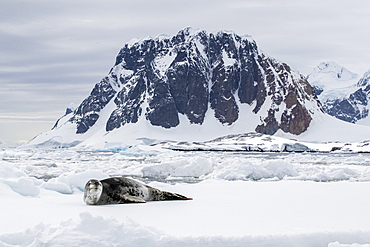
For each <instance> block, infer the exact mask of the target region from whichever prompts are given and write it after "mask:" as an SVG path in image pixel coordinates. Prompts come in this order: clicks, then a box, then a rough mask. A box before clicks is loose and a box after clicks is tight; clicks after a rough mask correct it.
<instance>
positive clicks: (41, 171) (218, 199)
mask: <svg viewBox="0 0 370 247" xmlns="http://www.w3.org/2000/svg"><path fill="white" fill-rule="evenodd" d="M369 164H370V155H369V154H357V153H356V154H349V153H331V154H320V153H317V154H312V153H289V154H287V153H285V154H282V153H243V152H242V153H241V152H238V153H235V152H226V153H225V152H175V151H170V150H163V149H162V150H160V149H149V148H148V147H146V148H144V147H141V146H138V147H135V148H131V149H130V148H128V149H126V150H123V151H121V152H115V153H113V152H84V151H75V150H70V149H59V150H40V149H32V150H22V149H4V150H0V197H1V203H0V212H1V219H2V221H1V222H2V224H0V246H61V245H63V246H93V245H99V246H175V245H178V246H330V247H337V246H341V247H343V246H351V247H355V246H369V245H366V244H370V223H369V222H370V196H369V191H370V166H369ZM117 175H125V176H131V177H133V178H135V179H139V180H141V181H144V182H145V183H148V184H149V185H151V186H153V187H156V188H159V189H162V190H167V191H172V192H177V193H180V194H183V195H186V196H189V197H192V198H193V200H192V201H168V202H148V203H146V204H126V205H109V206H87V205H85V204H84V202H83V200H82V198H83V191H82V188H83V187H84V185H85V183H86V182H87V180H89V179H90V178H98V179H102V178H105V177H108V176H117Z"/></svg>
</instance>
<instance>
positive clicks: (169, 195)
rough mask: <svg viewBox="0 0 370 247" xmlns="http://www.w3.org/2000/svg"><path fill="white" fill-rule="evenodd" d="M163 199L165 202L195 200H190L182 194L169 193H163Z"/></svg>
mask: <svg viewBox="0 0 370 247" xmlns="http://www.w3.org/2000/svg"><path fill="white" fill-rule="evenodd" d="M163 198H164V200H168V201H173V200H193V198H189V197H186V196H183V195H180V194H176V193H171V192H167V191H163Z"/></svg>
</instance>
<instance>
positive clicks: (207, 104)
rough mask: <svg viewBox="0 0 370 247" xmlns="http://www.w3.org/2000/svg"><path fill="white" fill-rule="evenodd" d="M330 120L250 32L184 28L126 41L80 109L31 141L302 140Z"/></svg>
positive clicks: (295, 75)
mask: <svg viewBox="0 0 370 247" xmlns="http://www.w3.org/2000/svg"><path fill="white" fill-rule="evenodd" d="M326 118H327V117H326V116H325V114H324V113H323V109H322V107H321V105H320V103H319V102H318V101H317V97H316V94H315V92H314V88H313V87H312V86H311V85H310V84H309V83H308V82H307V80H306V79H305V78H304V77H303V76H302V75H301V74H299V73H298V72H296V71H294V70H292V69H291V68H290V67H289V66H288V65H287V64H285V63H282V62H279V61H277V60H276V59H274V58H271V57H269V56H267V55H265V54H264V53H263V52H262V51H261V50H260V49H259V48H258V46H257V44H256V42H255V41H254V40H253V39H252V38H251V37H250V36H239V35H237V34H235V33H234V32H230V31H229V32H223V31H219V32H213V33H208V32H207V31H205V30H196V31H194V30H193V29H190V28H185V29H183V30H180V31H179V32H178V33H177V34H176V35H174V36H171V37H165V36H160V38H156V39H150V38H145V39H142V40H140V41H138V42H132V43H127V44H125V45H124V47H123V48H122V49H121V50H120V52H119V53H118V55H117V57H116V61H115V64H114V66H113V67H112V69H111V70H110V72H109V73H108V75H107V76H106V77H104V78H103V79H102V80H101V81H100V82H98V83H97V84H96V85H95V86H94V88H93V89H92V91H91V93H90V95H89V96H88V97H87V98H85V99H84V100H83V102H82V103H81V104H80V105H79V106H78V107H77V108H76V109H75V110H74V112H73V113H70V114H68V115H66V116H64V117H63V118H61V119H60V120H59V121H58V123H57V124H56V126H55V128H54V129H53V130H51V131H49V132H46V133H43V134H41V135H39V136H38V137H36V138H35V139H34V140H32V141H31V143H34V144H36V143H43V142H54V141H55V142H58V143H75V144H76V143H83V144H81V145H94V143H97V142H100V143H103V144H102V145H104V143H109V142H117V143H119V142H129V140H133V139H135V140H136V139H138V138H141V139H142V138H159V139H165V138H168V139H177V140H182V139H184V140H187V141H192V140H207V139H208V140H209V139H214V138H217V137H219V136H223V135H224V136H225V135H229V134H240V133H248V132H258V133H262V134H269V135H273V134H275V135H280V136H289V137H292V138H296V137H299V136H302V135H304V136H305V135H306V132H307V130H308V129H309V128H313V127H312V126H321V125H322V124H323V123H324V122H325V121H324V119H326ZM330 121H331V120H330ZM343 126H346V125H343ZM315 128H316V127H315ZM329 129H330V128H329Z"/></svg>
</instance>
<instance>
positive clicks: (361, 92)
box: [307, 62, 370, 123]
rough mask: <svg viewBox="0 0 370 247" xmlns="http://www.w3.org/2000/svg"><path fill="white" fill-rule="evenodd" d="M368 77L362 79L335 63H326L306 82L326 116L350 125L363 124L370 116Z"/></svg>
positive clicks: (315, 69) (316, 69)
mask: <svg viewBox="0 0 370 247" xmlns="http://www.w3.org/2000/svg"><path fill="white" fill-rule="evenodd" d="M369 74H370V73H365V75H364V76H363V77H362V78H360V77H359V75H357V74H355V73H352V72H350V71H348V70H347V69H346V68H344V67H343V66H340V65H338V64H337V63H335V62H323V63H321V64H320V65H319V66H317V67H316V68H314V70H313V72H312V73H311V74H309V75H308V76H307V79H308V81H309V82H310V83H311V85H313V87H314V88H315V92H316V94H317V95H318V98H319V100H320V101H321V103H322V106H323V109H324V110H325V112H326V113H328V114H330V115H332V116H334V117H336V118H338V119H341V120H344V121H347V122H351V123H360V122H364V119H365V118H367V116H368V113H369V110H368V101H369V96H368V94H369V90H370V87H368V82H369Z"/></svg>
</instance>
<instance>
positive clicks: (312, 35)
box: [0, 0, 370, 145]
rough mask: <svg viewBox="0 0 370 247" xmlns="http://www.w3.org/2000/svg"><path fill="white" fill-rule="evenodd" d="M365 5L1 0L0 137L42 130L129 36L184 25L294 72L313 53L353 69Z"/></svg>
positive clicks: (333, 0)
mask: <svg viewBox="0 0 370 247" xmlns="http://www.w3.org/2000/svg"><path fill="white" fill-rule="evenodd" d="M369 12H370V2H369V1H366V0H351V1H348V0H326V1H322V0H311V1H301V0H249V1H244V0H230V1H223V0H222V1H221V0H212V1H211V0H189V1H170V0H155V1H154V0H142V1H140V0H139V1H128V0H107V1H98V0H79V1H74V0H63V1H62V0H57V1H49V0H37V1H28V0H3V1H2V3H1V8H0V44H1V46H0V58H1V59H0V88H1V89H0V140H1V141H3V142H4V143H16V142H24V141H25V140H29V139H30V138H32V137H33V136H34V135H36V134H38V133H39V132H41V131H45V130H47V129H50V128H51V127H52V126H53V124H54V122H55V120H56V119H57V118H58V117H60V116H61V115H63V114H64V111H65V108H66V107H67V106H68V105H69V104H70V103H71V102H74V103H75V104H76V105H77V104H78V103H80V102H81V101H82V100H83V99H84V97H86V96H87V95H88V94H89V93H90V91H91V89H92V87H93V86H94V84H95V83H96V82H98V81H100V79H101V78H103V77H104V76H105V75H106V74H107V73H108V71H109V69H110V68H111V66H112V65H113V64H114V61H115V56H116V55H117V53H118V51H119V49H120V48H121V47H122V46H123V45H124V43H126V42H128V41H130V40H131V39H132V38H142V37H146V36H152V37H155V36H157V35H159V34H168V35H174V34H176V33H177V32H178V31H179V30H180V29H182V28H184V27H186V26H193V27H195V28H201V29H206V30H208V31H216V30H222V29H223V30H225V29H226V30H233V31H235V32H236V33H238V34H240V35H243V34H250V35H252V36H253V37H254V38H255V39H256V41H257V43H258V44H259V47H260V48H261V49H262V50H263V51H264V52H266V53H267V54H269V55H271V56H273V57H275V58H276V59H278V60H281V61H284V62H286V63H288V64H290V65H291V66H292V67H293V68H295V69H297V70H299V71H300V72H301V73H304V74H307V73H309V72H310V70H311V69H312V68H313V67H314V66H316V65H317V64H318V63H320V62H321V61H323V60H334V61H337V62H338V63H340V64H343V65H344V66H346V67H348V69H350V70H353V71H354V72H356V73H359V74H362V73H363V72H365V70H367V69H369V68H370V61H369V59H368V58H369V57H370V47H369V45H368V44H369V41H370V34H368V31H367V30H368V28H369V27H370V13H369ZM3 145H4V144H3Z"/></svg>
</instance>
